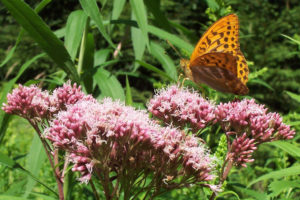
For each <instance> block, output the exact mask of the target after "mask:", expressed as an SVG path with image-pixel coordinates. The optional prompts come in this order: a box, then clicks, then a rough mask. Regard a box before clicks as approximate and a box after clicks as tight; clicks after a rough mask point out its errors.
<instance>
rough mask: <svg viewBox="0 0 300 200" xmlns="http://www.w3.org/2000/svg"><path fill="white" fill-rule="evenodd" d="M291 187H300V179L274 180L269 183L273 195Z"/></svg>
mask: <svg viewBox="0 0 300 200" xmlns="http://www.w3.org/2000/svg"><path fill="white" fill-rule="evenodd" d="M290 188H300V182H299V181H286V180H282V181H273V182H272V183H271V184H270V185H269V189H270V190H271V191H272V193H271V194H270V196H271V197H276V196H278V195H279V194H280V193H281V192H283V191H285V190H288V189H290Z"/></svg>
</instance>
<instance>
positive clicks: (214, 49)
mask: <svg viewBox="0 0 300 200" xmlns="http://www.w3.org/2000/svg"><path fill="white" fill-rule="evenodd" d="M238 39H239V20H238V17H237V16H236V15H235V14H230V15H227V16H225V17H223V18H221V19H219V20H218V21H217V22H215V23H214V24H213V25H212V26H211V27H210V28H209V29H208V30H207V31H206V32H205V33H204V35H203V36H202V37H201V38H200V40H199V42H198V43H197V45H196V47H195V49H194V52H193V54H192V56H191V58H190V60H184V59H182V60H181V62H180V64H181V66H182V68H183V70H184V72H185V74H186V76H187V77H188V78H189V79H191V80H192V81H194V82H196V83H205V84H206V85H208V86H210V87H212V88H213V89H215V90H218V91H220V92H229V93H233V94H240V95H244V94H247V93H248V91H249V89H248V88H247V86H246V83H247V81H248V74H249V69H248V65H247V62H246V59H245V57H244V55H243V54H242V52H241V50H240V44H239V41H238Z"/></svg>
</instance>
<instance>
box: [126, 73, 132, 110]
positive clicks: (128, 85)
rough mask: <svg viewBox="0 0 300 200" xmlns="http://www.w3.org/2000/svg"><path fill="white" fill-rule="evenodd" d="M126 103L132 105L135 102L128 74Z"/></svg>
mask: <svg viewBox="0 0 300 200" xmlns="http://www.w3.org/2000/svg"><path fill="white" fill-rule="evenodd" d="M125 103H126V105H128V106H132V104H133V101H132V95H131V88H130V84H129V80H128V76H126V100H125Z"/></svg>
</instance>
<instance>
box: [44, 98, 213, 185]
mask: <svg viewBox="0 0 300 200" xmlns="http://www.w3.org/2000/svg"><path fill="white" fill-rule="evenodd" d="M45 134H46V137H47V138H48V139H49V140H50V141H52V142H53V144H54V145H55V146H57V147H60V148H63V149H66V150H68V151H69V152H70V153H71V158H72V160H73V162H74V163H75V167H74V168H73V170H74V171H80V172H81V173H82V178H81V181H83V182H87V181H88V180H89V179H90V178H91V172H92V171H93V170H96V171H101V172H105V171H110V172H111V171H115V172H117V173H120V174H121V171H120V170H123V169H126V170H129V171H131V173H132V174H135V175H137V174H138V173H140V172H141V171H144V170H146V171H149V172H150V171H152V172H155V174H156V175H157V176H158V175H159V177H161V178H165V177H174V178H176V177H178V176H183V177H194V180H197V181H206V180H210V179H212V178H213V176H212V175H211V170H212V168H213V164H212V158H211V157H209V154H208V151H207V149H206V148H205V147H204V146H203V145H202V144H200V143H199V141H198V139H197V138H195V137H192V136H186V135H185V134H184V133H183V132H181V131H179V130H177V129H174V128H170V127H160V126H159V125H157V124H156V123H155V121H152V120H150V119H149V117H148V115H147V114H146V113H145V112H143V111H138V110H135V109H134V108H132V107H128V106H124V105H123V104H122V103H120V102H114V101H112V100H111V99H104V100H103V101H101V102H100V103H99V102H97V101H95V100H91V99H90V100H83V101H78V102H77V103H75V104H72V105H69V106H67V110H65V111H61V112H59V113H58V114H57V117H56V118H55V119H54V120H53V121H52V122H51V124H50V127H49V128H48V129H47V130H46V131H45ZM180 166H181V168H182V169H183V170H181V171H180V173H179V171H178V170H179V168H180ZM96 174H97V172H96Z"/></svg>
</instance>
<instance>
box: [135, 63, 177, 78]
mask: <svg viewBox="0 0 300 200" xmlns="http://www.w3.org/2000/svg"><path fill="white" fill-rule="evenodd" d="M135 62H138V63H139V64H140V65H141V66H142V67H144V68H146V69H148V70H150V71H153V72H155V73H158V74H159V75H161V76H162V77H165V78H167V79H169V80H170V81H172V80H173V79H172V78H171V77H170V76H169V75H168V74H166V73H165V72H163V71H161V70H160V69H158V68H157V67H155V66H153V65H150V64H148V63H145V62H143V61H140V60H136V61H135Z"/></svg>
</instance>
